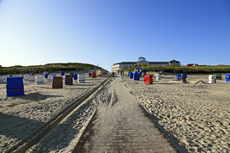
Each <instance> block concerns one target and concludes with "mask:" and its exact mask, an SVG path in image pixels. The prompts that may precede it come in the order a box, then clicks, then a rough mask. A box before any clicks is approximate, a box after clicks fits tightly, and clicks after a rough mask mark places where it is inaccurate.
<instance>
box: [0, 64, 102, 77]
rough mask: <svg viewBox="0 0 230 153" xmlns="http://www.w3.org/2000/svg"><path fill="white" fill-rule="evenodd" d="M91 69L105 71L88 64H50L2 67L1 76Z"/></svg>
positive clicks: (0, 68) (0, 69)
mask: <svg viewBox="0 0 230 153" xmlns="http://www.w3.org/2000/svg"><path fill="white" fill-rule="evenodd" d="M89 68H95V69H100V70H104V69H103V68H101V67H98V66H95V65H92V64H87V63H49V64H45V65H32V66H21V65H15V66H11V67H0V75H5V74H26V73H42V72H44V71H47V72H57V71H59V70H60V71H67V72H69V71H80V70H85V71H88V69H89Z"/></svg>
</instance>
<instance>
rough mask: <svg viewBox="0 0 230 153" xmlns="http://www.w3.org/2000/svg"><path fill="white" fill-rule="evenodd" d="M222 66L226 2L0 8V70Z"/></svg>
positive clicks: (24, 0) (63, 1) (228, 46)
mask: <svg viewBox="0 0 230 153" xmlns="http://www.w3.org/2000/svg"><path fill="white" fill-rule="evenodd" d="M139 56H144V57H145V58H146V59H147V60H148V61H170V60H172V59H175V60H178V61H180V62H181V64H182V65H186V64H188V63H198V64H200V65H203V64H207V65H218V64H225V65H230V0H33V1H30V0H20V1H19V0H0V65H2V66H12V65H24V66H26V65H40V64H46V63H66V62H79V63H90V64H94V65H97V64H98V65H99V66H101V67H103V68H105V69H107V70H111V66H112V64H113V63H117V62H122V61H136V60H137V59H138V57H139Z"/></svg>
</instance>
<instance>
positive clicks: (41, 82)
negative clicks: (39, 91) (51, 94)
mask: <svg viewBox="0 0 230 153" xmlns="http://www.w3.org/2000/svg"><path fill="white" fill-rule="evenodd" d="M36 83H37V84H44V83H43V76H37V77H36Z"/></svg>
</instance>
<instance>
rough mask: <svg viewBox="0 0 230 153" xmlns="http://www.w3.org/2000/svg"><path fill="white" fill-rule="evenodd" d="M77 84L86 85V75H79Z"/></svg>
mask: <svg viewBox="0 0 230 153" xmlns="http://www.w3.org/2000/svg"><path fill="white" fill-rule="evenodd" d="M77 82H78V83H84V82H85V75H84V74H78V78H77Z"/></svg>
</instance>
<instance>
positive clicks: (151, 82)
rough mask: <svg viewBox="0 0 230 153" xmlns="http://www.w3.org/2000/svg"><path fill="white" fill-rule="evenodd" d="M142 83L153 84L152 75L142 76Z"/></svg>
mask: <svg viewBox="0 0 230 153" xmlns="http://www.w3.org/2000/svg"><path fill="white" fill-rule="evenodd" d="M144 84H153V75H147V74H146V75H145V76H144Z"/></svg>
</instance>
